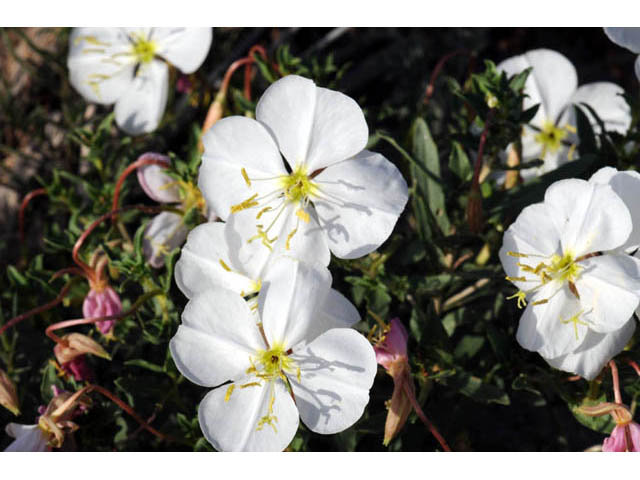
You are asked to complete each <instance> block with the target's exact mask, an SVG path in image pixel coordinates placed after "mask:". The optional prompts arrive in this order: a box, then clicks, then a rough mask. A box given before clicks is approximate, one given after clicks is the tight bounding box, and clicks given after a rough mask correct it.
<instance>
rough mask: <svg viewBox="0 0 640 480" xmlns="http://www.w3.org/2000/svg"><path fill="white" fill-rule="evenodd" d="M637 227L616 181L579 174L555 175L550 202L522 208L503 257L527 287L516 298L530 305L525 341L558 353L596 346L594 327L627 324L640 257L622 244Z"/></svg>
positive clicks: (522, 332)
mask: <svg viewBox="0 0 640 480" xmlns="http://www.w3.org/2000/svg"><path fill="white" fill-rule="evenodd" d="M631 230H632V221H631V215H630V214H629V210H628V209H627V207H626V206H625V204H624V202H623V201H622V200H621V199H620V197H619V196H618V195H616V194H615V192H614V191H613V189H612V188H611V187H610V186H609V185H602V184H597V183H595V182H587V181H584V180H578V179H569V180H561V181H559V182H555V183H554V184H552V185H551V186H550V187H549V188H548V189H547V191H546V193H545V197H544V201H543V202H542V203H537V204H534V205H530V206H528V207H526V208H525V209H524V210H523V211H522V212H521V213H520V215H519V216H518V218H517V220H516V222H515V223H514V224H512V225H511V226H510V227H509V229H508V230H507V231H506V232H505V234H504V239H503V245H502V248H501V249H500V260H501V261H502V265H503V267H504V269H505V272H506V273H507V279H508V280H509V281H511V282H512V283H514V285H516V287H517V288H518V289H519V290H518V292H517V293H516V294H515V295H513V296H512V297H511V298H516V299H517V302H518V306H519V307H520V308H523V307H525V306H526V309H525V310H524V313H523V314H522V317H521V318H520V324H519V327H518V332H517V337H516V338H517V340H518V342H519V343H520V345H521V346H522V347H524V348H526V349H527V350H531V351H537V352H538V353H540V354H541V355H542V356H543V357H544V358H546V359H557V358H558V357H561V356H563V355H567V354H572V353H579V352H580V350H579V349H580V348H581V347H582V346H583V345H584V348H585V349H588V348H590V347H592V346H593V345H592V344H591V343H585V342H587V339H590V340H589V342H592V341H594V337H593V333H596V334H610V333H612V332H616V331H618V332H619V331H620V330H621V329H622V328H623V327H624V326H625V324H627V322H628V321H629V319H630V318H631V316H632V315H633V313H634V310H635V309H636V308H637V307H638V304H639V303H640V261H639V260H637V259H635V258H633V257H631V256H629V255H625V254H624V253H621V252H620V251H618V250H617V249H619V248H620V247H621V246H623V245H624V244H625V242H626V241H627V240H628V238H629V235H630V233H631ZM619 333H621V332H619ZM623 336H624V335H623ZM557 364H558V366H559V367H560V368H565V367H564V365H563V363H562V362H561V361H558V362H557ZM596 374H597V372H596ZM585 376H587V377H590V376H591V373H585Z"/></svg>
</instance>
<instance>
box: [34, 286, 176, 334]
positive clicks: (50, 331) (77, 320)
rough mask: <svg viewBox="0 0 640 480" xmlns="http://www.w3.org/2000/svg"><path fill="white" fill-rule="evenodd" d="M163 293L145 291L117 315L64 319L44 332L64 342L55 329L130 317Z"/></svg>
mask: <svg viewBox="0 0 640 480" xmlns="http://www.w3.org/2000/svg"><path fill="white" fill-rule="evenodd" d="M161 293H163V292H162V291H161V290H154V291H152V292H148V293H145V294H144V295H142V296H140V298H138V300H136V302H135V303H134V304H133V305H132V306H131V308H130V309H129V310H127V311H126V312H120V313H117V314H115V315H107V316H103V317H91V318H75V319H73V320H63V321H62V322H57V323H54V324H52V325H49V326H48V327H47V329H46V330H45V332H44V333H45V334H46V335H47V337H49V338H50V339H51V340H53V341H54V342H56V343H64V340H63V339H62V338H60V337H59V336H57V335H56V334H55V333H53V331H54V330H60V329H62V328H68V327H73V326H76V325H89V324H91V323H97V322H107V321H110V320H120V319H122V318H125V317H128V316H129V315H131V314H132V313H133V312H135V311H136V310H137V309H138V308H140V307H141V306H142V304H143V303H144V302H146V301H147V300H148V299H150V298H151V297H154V296H156V295H160V294H161Z"/></svg>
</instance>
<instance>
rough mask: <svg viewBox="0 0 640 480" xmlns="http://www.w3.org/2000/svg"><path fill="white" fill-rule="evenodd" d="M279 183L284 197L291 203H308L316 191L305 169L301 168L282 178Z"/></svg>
mask: <svg viewBox="0 0 640 480" xmlns="http://www.w3.org/2000/svg"><path fill="white" fill-rule="evenodd" d="M280 182H281V185H282V190H283V191H284V195H285V197H286V198H287V200H288V201H290V202H293V203H298V202H308V201H309V198H310V197H311V196H312V195H313V194H314V193H315V192H316V191H317V186H316V185H315V184H314V183H313V182H312V181H311V180H310V179H309V176H308V175H307V170H306V168H304V167H302V166H300V167H297V168H296V169H295V170H294V171H293V172H291V173H290V174H289V175H286V176H283V177H282V178H281V180H280Z"/></svg>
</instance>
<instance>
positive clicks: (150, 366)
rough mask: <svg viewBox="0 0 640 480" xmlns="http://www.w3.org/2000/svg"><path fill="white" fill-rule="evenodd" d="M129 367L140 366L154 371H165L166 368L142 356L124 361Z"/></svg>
mask: <svg viewBox="0 0 640 480" xmlns="http://www.w3.org/2000/svg"><path fill="white" fill-rule="evenodd" d="M124 364H125V365H126V366H127V367H140V368H144V369H146V370H151V371H152V372H157V373H163V372H164V368H163V367H161V366H160V365H156V364H155V363H151V362H148V361H147V360H143V359H142V358H135V359H133V360H127V361H125V362H124Z"/></svg>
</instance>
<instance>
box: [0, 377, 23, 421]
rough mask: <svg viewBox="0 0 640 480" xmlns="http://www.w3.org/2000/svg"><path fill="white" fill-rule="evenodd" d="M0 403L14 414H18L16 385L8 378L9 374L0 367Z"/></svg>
mask: <svg viewBox="0 0 640 480" xmlns="http://www.w3.org/2000/svg"><path fill="white" fill-rule="evenodd" d="M0 405H2V406H3V407H4V408H6V409H7V410H9V411H10V412H11V413H13V414H14V415H16V416H17V415H20V409H19V408H18V395H17V394H16V387H15V385H14V384H13V382H12V381H11V379H10V378H9V375H7V374H6V372H5V371H4V370H2V369H0Z"/></svg>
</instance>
